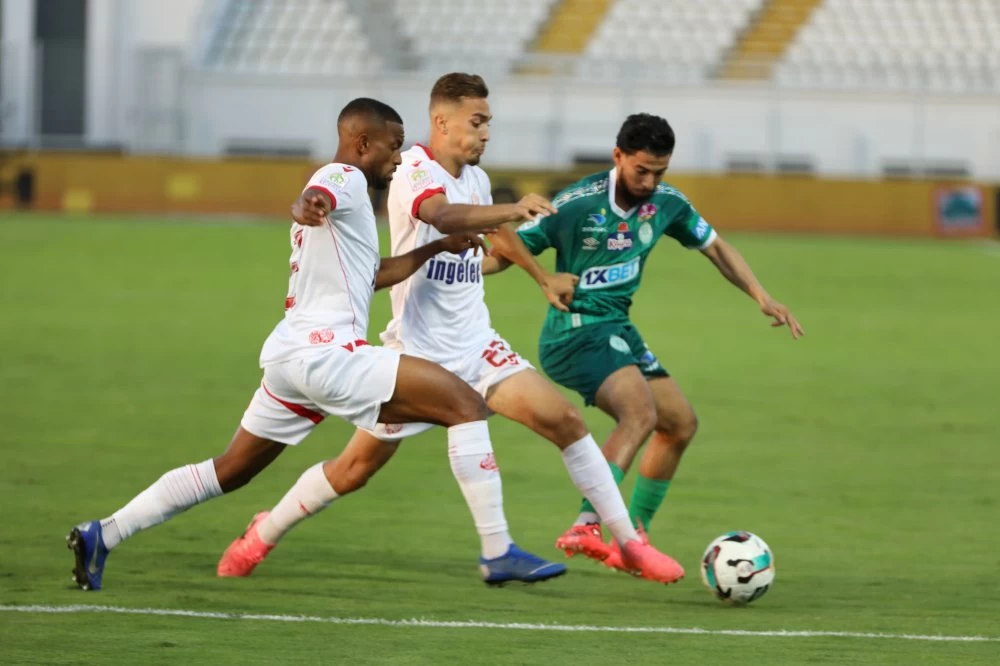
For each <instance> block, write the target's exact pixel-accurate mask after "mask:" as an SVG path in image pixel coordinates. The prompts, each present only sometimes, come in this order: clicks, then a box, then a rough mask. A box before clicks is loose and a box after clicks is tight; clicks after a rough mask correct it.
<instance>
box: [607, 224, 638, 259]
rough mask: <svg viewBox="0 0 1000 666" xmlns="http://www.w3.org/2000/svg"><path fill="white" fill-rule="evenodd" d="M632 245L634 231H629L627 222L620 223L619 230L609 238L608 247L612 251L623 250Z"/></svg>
mask: <svg viewBox="0 0 1000 666" xmlns="http://www.w3.org/2000/svg"><path fill="white" fill-rule="evenodd" d="M631 247H632V232H631V231H629V228H628V223H627V222H619V223H618V231H617V233H615V234H614V235H613V236H611V237H610V238H608V249H609V250H611V251H612V252H621V251H622V250H628V249H629V248H631Z"/></svg>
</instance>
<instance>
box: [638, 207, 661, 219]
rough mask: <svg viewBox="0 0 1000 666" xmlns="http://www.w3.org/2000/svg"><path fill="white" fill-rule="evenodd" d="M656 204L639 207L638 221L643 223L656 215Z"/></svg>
mask: <svg viewBox="0 0 1000 666" xmlns="http://www.w3.org/2000/svg"><path fill="white" fill-rule="evenodd" d="M656 211H657V208H656V204H651V203H644V204H642V205H641V206H640V207H639V221H640V222H645V221H646V220H648V219H651V218H652V217H653V216H654V215H656Z"/></svg>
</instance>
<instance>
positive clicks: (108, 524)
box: [101, 458, 222, 550]
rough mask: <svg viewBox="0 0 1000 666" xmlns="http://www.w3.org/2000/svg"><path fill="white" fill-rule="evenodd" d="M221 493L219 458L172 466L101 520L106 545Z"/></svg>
mask: <svg viewBox="0 0 1000 666" xmlns="http://www.w3.org/2000/svg"><path fill="white" fill-rule="evenodd" d="M221 494H222V488H220V487H219V478H218V477H217V476H216V475H215V462H214V461H213V460H212V459H211V458H209V459H208V460H205V461H203V462H200V463H198V464H196V465H185V466H184V467H178V468H177V469H172V470H170V471H169V472H167V473H166V474H164V475H163V476H161V477H160V478H159V479H158V480H157V481H156V483H154V484H153V485H151V486H150V487H149V488H146V489H145V490H143V491H142V492H141V493H139V494H138V495H136V496H135V497H134V498H133V499H132V501H131V502H129V503H128V504H126V505H125V506H124V507H122V508H121V509H118V510H117V511H115V512H114V513H113V514H112V515H111V516H109V517H107V518H105V519H104V520H102V521H101V527H102V528H103V537H104V545H105V546H107V548H108V549H109V550H110V549H112V548H114V547H115V546H117V545H118V544H119V543H121V542H122V541H124V540H125V539H127V538H129V537H130V536H132V535H133V534H135V533H136V532H139V531H141V530H144V529H146V528H147V527H153V526H154V525H159V524H160V523H163V522H166V521H168V520H170V519H171V518H173V517H174V516H176V515H177V514H179V513H183V512H184V511H187V510H188V509H190V508H191V507H193V506H194V505H196V504H201V503H202V502H204V501H206V500H210V499H212V498H213V497H218V496H219V495H221Z"/></svg>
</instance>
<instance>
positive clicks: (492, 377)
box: [218, 73, 684, 583]
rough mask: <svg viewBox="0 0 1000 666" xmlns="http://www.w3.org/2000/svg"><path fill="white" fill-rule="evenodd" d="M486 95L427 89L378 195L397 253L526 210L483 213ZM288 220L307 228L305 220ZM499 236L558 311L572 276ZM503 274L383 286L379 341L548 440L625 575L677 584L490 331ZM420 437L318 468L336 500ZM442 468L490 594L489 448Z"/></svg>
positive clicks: (475, 79)
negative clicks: (612, 543)
mask: <svg viewBox="0 0 1000 666" xmlns="http://www.w3.org/2000/svg"><path fill="white" fill-rule="evenodd" d="M488 94H489V92H488V90H487V88H486V85H485V83H484V82H483V80H482V78H481V77H479V76H474V75H468V74H457V73H456V74H448V75H445V76H443V77H441V78H440V79H439V80H438V81H437V83H436V84H435V86H434V89H433V90H432V92H431V107H430V115H431V138H430V141H429V143H430V146H422V145H416V146H414V147H413V148H411V149H410V150H408V151H406V152H404V153H403V155H402V157H403V164H402V165H401V166H400V168H399V170H398V172H397V175H396V178H395V179H394V180H393V183H392V185H391V186H390V188H389V199H388V208H389V224H390V230H391V237H392V252H393V254H394V255H399V254H403V253H406V252H412V251H414V250H415V249H417V248H420V247H425V246H426V245H427V244H428V243H432V242H435V241H436V240H438V239H440V238H441V237H442V234H447V233H454V232H458V231H470V230H481V229H489V228H497V227H499V226H500V225H503V224H505V223H508V222H515V221H519V220H520V219H522V217H523V211H522V210H519V207H523V206H524V205H526V204H529V203H530V202H526V201H525V200H522V202H521V204H511V205H496V206H495V205H492V203H493V202H492V196H491V190H490V183H489V178H488V177H487V175H486V173H485V172H484V171H483V170H482V169H480V168H479V167H478V166H477V164H478V162H479V158H480V157H481V156H482V154H483V150H484V149H485V146H486V143H487V141H488V140H489V127H488V126H489V122H490V119H491V118H492V116H491V114H490V109H489V104H488V102H487V100H486V98H487V95H488ZM532 196H533V195H529V198H530V197H532ZM545 204H546V206H545V212H546V213H547V212H551V209H550V208H549V207H548V206H550V204H548V202H545ZM297 219H298V220H299V221H300V222H303V223H308V222H309V220H308V219H307V218H306V217H301V218H297ZM505 238H507V240H508V242H509V243H510V242H513V243H516V244H517V245H518V246H519V247H520V250H521V251H520V252H519V256H518V258H517V263H518V264H519V265H521V266H523V267H524V268H525V269H526V270H528V272H529V273H530V274H531V275H532V276H533V277H534V278H535V279H536V280H537V281H538V282H539V284H540V285H541V286H542V288H543V291H545V292H546V296H547V297H548V298H549V300H550V301H551V302H552V303H553V304H554V305H556V306H557V307H560V304H559V302H560V299H562V298H564V297H566V296H571V294H572V290H573V283H572V282H566V281H565V279H566V278H569V277H570V276H549V275H547V273H546V272H545V271H544V269H542V268H541V267H540V266H539V265H538V264H537V263H536V262H535V260H534V258H533V257H532V256H531V254H530V253H529V252H528V251H527V248H525V247H524V246H523V244H521V243H520V241H519V239H517V237H516V234H512V233H509V234H506V236H505ZM508 265H509V262H508V261H507V260H503V259H498V258H496V257H485V258H483V257H479V256H475V255H473V254H472V253H463V254H462V255H459V256H458V257H453V256H447V255H439V256H437V257H435V258H433V259H431V260H430V261H428V262H427V263H426V264H425V265H424V266H423V267H422V268H421V269H420V270H419V271H417V272H416V273H414V274H413V276H412V277H410V278H409V279H407V280H405V281H403V282H401V283H399V284H397V285H396V286H395V287H393V289H392V292H391V294H392V311H393V319H392V321H391V322H390V323H389V325H388V327H387V329H386V331H385V332H384V333H383V334H382V340H383V342H384V343H385V345H386V346H387V347H390V348H393V349H397V350H399V351H400V352H401V353H405V354H412V355H415V356H419V357H421V358H425V359H428V360H432V361H434V362H436V363H440V364H441V365H442V366H444V367H445V368H447V369H449V370H451V371H452V372H454V373H455V374H457V375H458V376H459V377H461V378H462V379H463V380H465V381H466V382H467V383H468V385H469V386H471V387H472V388H473V389H475V390H476V392H477V393H478V394H480V395H482V396H483V397H484V398H485V399H486V404H487V405H488V407H489V408H490V410H491V411H492V412H496V413H498V414H501V415H502V416H506V417H507V418H510V419H512V420H514V421H517V422H519V423H522V424H523V425H525V426H527V427H528V428H531V429H532V430H534V431H535V432H536V433H538V434H539V435H541V436H543V437H545V438H546V439H548V440H549V441H551V442H553V443H554V444H555V445H556V446H557V447H558V448H559V449H560V450H561V451H562V457H563V461H564V463H565V465H566V468H567V470H568V471H569V475H570V477H571V479H572V480H573V482H574V484H575V485H576V487H577V488H578V489H579V490H580V492H581V493H583V494H584V496H586V497H587V498H588V499H589V500H590V501H591V502H592V503H593V505H594V507H595V508H596V510H597V513H598V514H599V515H600V516H601V517H602V519H603V520H604V523H605V524H606V525H608V527H609V528H610V529H611V531H612V533H613V534H614V536H615V539H616V540H617V541H618V543H619V544H620V545H621V547H622V553H623V559H624V560H625V568H626V569H627V570H629V571H631V572H632V573H634V574H635V575H637V576H640V577H643V578H647V579H650V580H654V581H657V582H661V583H672V582H676V581H677V580H679V579H680V578H681V577H682V576H683V575H684V570H683V568H681V566H680V565H679V564H677V562H675V561H674V560H673V559H671V558H670V557H668V556H667V555H664V554H663V553H660V552H659V551H657V550H656V549H654V548H653V547H652V546H651V545H649V543H648V541H647V540H646V539H645V536H644V535H641V534H639V533H637V532H636V529H635V528H634V527H633V525H632V522H631V520H630V519H629V517H628V511H627V509H626V507H625V503H624V500H623V499H622V497H621V494H620V492H619V490H618V488H617V485H616V484H615V482H614V478H613V476H611V473H610V468H609V467H608V465H607V462H606V461H605V459H604V457H603V455H602V453H601V451H600V449H599V447H598V446H597V443H596V442H595V441H594V439H593V437H592V436H591V435H590V433H589V431H588V430H587V427H586V424H585V423H584V421H583V418H582V416H581V414H580V412H579V410H578V409H576V408H575V407H574V406H573V405H572V404H571V403H570V402H569V401H568V400H567V399H566V398H565V397H564V396H563V395H562V394H561V393H560V392H559V391H558V390H557V389H556V388H555V387H554V386H553V385H552V384H551V383H549V382H548V381H547V380H545V379H544V378H542V377H541V375H539V374H538V373H537V372H535V371H534V369H533V367H532V366H531V364H530V363H528V362H527V361H526V360H525V359H523V358H522V357H521V356H520V355H519V354H518V353H517V352H515V351H513V350H511V349H510V347H509V345H508V344H507V342H506V341H505V340H504V339H503V338H502V337H501V336H500V335H499V334H498V333H497V332H496V331H495V330H494V329H493V328H492V326H491V324H490V317H489V312H488V310H487V308H486V303H485V300H484V292H483V283H482V280H483V275H484V274H489V273H492V272H497V271H499V270H503V269H504V268H506V267H507V266H508ZM560 280H563V282H562V283H560ZM431 427H432V425H431V424H429V423H409V424H402V423H398V422H395V421H391V420H387V419H380V422H379V424H378V425H376V426H375V427H373V428H366V427H364V426H362V427H360V428H359V429H358V431H357V432H356V433H355V435H354V437H353V438H352V439H351V442H350V444H349V445H348V446H347V448H346V449H345V450H344V451H343V453H341V455H340V456H339V457H338V458H337V459H335V460H332V461H327V462H326V463H325V466H326V470H327V477H328V479H329V480H330V482H331V484H332V485H333V486H334V487H335V488H340V487H341V485H345V486H349V485H350V484H345V483H343V482H342V481H341V482H338V479H337V475H338V473H340V474H343V473H346V470H350V473H351V474H354V475H360V476H362V477H363V478H364V480H367V478H368V477H370V476H371V475H372V474H374V473H375V472H376V471H377V470H378V469H379V468H380V467H381V466H382V465H383V464H385V462H386V461H388V459H389V458H390V457H391V456H392V455H393V453H394V452H395V451H396V449H397V447H398V445H399V442H400V441H402V440H403V439H404V438H406V437H409V436H412V435H415V434H417V433H420V432H423V431H425V430H427V429H429V428H431ZM448 456H449V459H450V461H451V467H452V471H453V473H454V476H455V478H456V480H457V481H458V483H459V485H460V486H461V489H462V492H463V494H464V496H465V498H466V502H467V504H468V505H469V508H470V510H471V511H472V514H473V519H474V521H475V524H476V528H477V530H478V532H479V535H480V541H481V549H482V550H481V557H480V567H481V569H482V573H483V577H484V579H485V580H486V582H488V583H489V582H494V580H493V574H494V572H493V570H492V567H493V566H494V563H496V562H498V561H502V560H503V559H504V558H505V557H506V556H507V553H508V552H509V550H510V549H512V548H516V546H514V545H513V541H512V539H511V537H510V534H509V531H508V526H507V521H506V518H505V516H504V511H503V497H502V489H501V481H500V476H499V474H498V468H497V464H496V460H495V457H494V454H493V450H492V447H488V446H486V445H485V444H481V445H479V446H474V445H467V444H464V443H458V442H454V441H449V446H448ZM307 474H308V472H307ZM304 480H305V476H303V479H302V480H300V481H299V482H298V483H297V484H296V485H295V486H293V487H292V489H291V490H289V492H288V493H287V494H286V495H285V497H284V498H282V500H281V501H280V502H279V503H278V504H277V505H276V506H275V507H274V509H272V511H271V512H262V513H259V514H258V515H257V516H256V517H255V518H254V521H253V522H251V525H250V527H249V528H248V530H247V531H246V532H245V533H244V534H243V536H241V537H239V538H238V539H236V540H235V541H234V542H233V543H232V544H231V545H230V546H229V548H228V549H227V550H226V552H225V553H224V554H223V556H222V559H221V560H220V562H219V568H218V572H219V575H222V576H246V575H249V574H250V573H251V572H252V571H253V569H254V567H256V565H257V564H258V563H259V562H260V561H262V560H263V558H264V557H265V556H266V555H267V554H268V553H269V552H270V550H271V549H272V548H273V547H274V545H275V544H276V543H277V542H278V540H279V539H280V538H281V537H282V536H283V535H284V534H286V533H287V532H288V531H289V530H291V529H292V527H294V525H295V524H297V523H298V522H299V521H301V520H303V519H304V518H306V517H308V516H309V515H312V514H313V513H315V512H314V511H311V510H310V511H305V510H303V509H301V508H300V507H301V506H309V505H308V499H309V497H310V492H311V491H310V488H309V486H308V484H305V483H304ZM360 485H363V483H362V484H360ZM360 485H358V486H357V487H360ZM497 582H501V581H497Z"/></svg>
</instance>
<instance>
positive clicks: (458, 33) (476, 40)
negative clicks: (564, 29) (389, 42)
mask: <svg viewBox="0 0 1000 666" xmlns="http://www.w3.org/2000/svg"><path fill="white" fill-rule="evenodd" d="M555 2H556V0H505V1H504V2H492V3H484V2H481V1H480V0H408V1H407V2H398V3H395V4H394V10H395V12H396V19H397V21H398V24H399V26H400V30H401V32H402V33H403V36H404V37H405V38H406V40H407V41H408V42H409V44H410V45H411V48H412V51H413V53H414V54H415V55H416V56H417V57H418V61H419V62H420V64H421V65H422V66H423V67H424V68H426V69H430V70H436V71H441V70H447V69H455V68H464V69H476V70H477V71H509V70H510V68H511V66H512V64H513V63H514V62H515V61H516V60H517V58H518V57H519V56H521V55H522V54H523V53H524V52H525V51H527V50H528V49H529V48H530V47H531V44H532V43H533V41H534V39H535V38H536V37H537V35H538V32H539V30H540V28H541V26H542V25H543V23H544V22H545V21H546V20H547V19H548V17H549V12H550V11H551V9H552V5H553V4H555Z"/></svg>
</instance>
